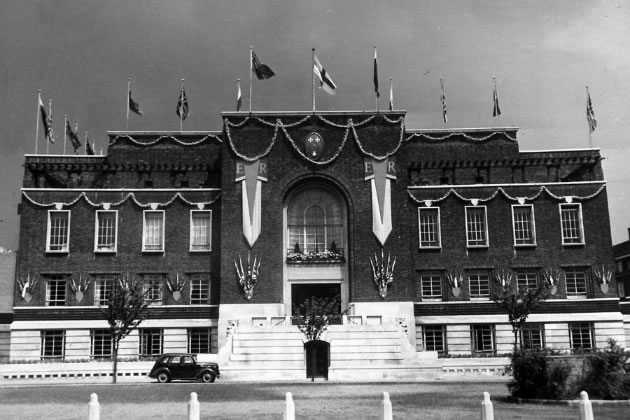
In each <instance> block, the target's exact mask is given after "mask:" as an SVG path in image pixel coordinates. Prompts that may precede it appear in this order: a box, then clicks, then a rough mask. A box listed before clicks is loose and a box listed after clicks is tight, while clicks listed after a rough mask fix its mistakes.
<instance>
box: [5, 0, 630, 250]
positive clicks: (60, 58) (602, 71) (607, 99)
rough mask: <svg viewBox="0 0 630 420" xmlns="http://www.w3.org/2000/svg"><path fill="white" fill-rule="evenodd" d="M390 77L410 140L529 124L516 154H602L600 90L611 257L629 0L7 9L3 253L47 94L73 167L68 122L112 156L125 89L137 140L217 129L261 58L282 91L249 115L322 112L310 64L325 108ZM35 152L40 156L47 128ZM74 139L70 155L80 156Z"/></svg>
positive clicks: (258, 94)
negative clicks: (136, 110) (182, 105)
mask: <svg viewBox="0 0 630 420" xmlns="http://www.w3.org/2000/svg"><path fill="white" fill-rule="evenodd" d="M374 45H376V46H377V49H378V65H379V77H380V87H381V89H380V90H381V99H380V102H379V107H380V108H381V109H386V107H387V100H388V96H389V85H390V78H391V79H392V83H393V91H394V107H395V109H400V110H405V111H406V112H407V117H406V124H407V127H408V128H411V129H432V128H438V129H439V128H442V119H441V118H442V115H441V103H440V78H443V80H444V89H445V94H446V98H447V103H448V128H473V127H481V128H482V127H493V126H496V121H495V120H494V119H493V118H492V89H493V77H495V78H496V84H497V91H498V95H499V102H500V106H501V111H502V115H501V118H500V125H501V126H503V127H519V131H518V141H519V147H520V149H521V150H557V149H580V148H588V147H590V143H589V131H588V125H587V121H586V86H589V89H590V93H591V97H592V102H593V109H594V112H595V116H596V118H597V121H598V127H597V129H596V131H595V132H594V133H593V135H592V144H593V147H595V148H599V149H601V154H602V155H603V157H604V161H603V166H604V173H605V177H606V180H607V183H608V189H607V191H608V199H609V205H610V220H611V230H612V238H613V243H618V242H621V241H624V240H627V239H628V230H627V229H628V228H630V211H629V209H630V169H629V167H628V162H630V138H629V137H630V106H629V105H628V104H629V102H628V101H629V99H630V2H627V1H624V0H553V1H550V0H527V1H524V0H523V1H509V2H508V1H504V0H496V1H495V0H434V1H433V0H423V1H415V0H408V1H405V0H396V1H394V0H365V1H358V0H345V1H338V0H318V1H310V0H287V1H283V0H277V1H271V0H256V1H253V0H248V1H245V0H229V1H218V0H214V1H209V0H206V1H202V0H177V1H170V0H134V1H127V0H108V1H103V0H56V1H50V0H28V1H25V0H0V57H1V59H0V246H2V247H5V248H8V249H12V250H17V248H18V225H19V216H18V214H17V206H18V203H19V202H20V200H21V193H20V188H21V182H22V177H23V172H24V167H23V164H24V154H32V153H35V147H36V141H35V140H36V123H37V121H38V120H37V118H38V115H37V91H38V90H40V89H41V91H42V93H41V95H42V100H43V101H44V103H45V104H48V100H49V99H52V100H53V105H52V107H53V119H54V123H53V127H54V130H55V131H56V132H57V133H58V134H57V137H58V140H57V142H56V143H55V144H53V145H49V147H48V153H50V154H62V153H63V120H64V115H68V118H69V120H70V122H71V123H72V125H73V126H74V124H75V123H78V124H79V133H80V137H81V138H83V136H84V133H85V132H86V131H87V132H88V133H89V138H90V139H91V140H93V141H95V143H96V152H97V153H101V150H103V153H105V154H106V153H107V139H108V137H107V131H119V130H125V129H126V123H127V122H126V104H127V102H126V101H127V79H128V78H132V92H133V97H134V99H135V100H136V101H137V102H138V103H139V104H140V107H141V109H142V110H143V112H144V116H136V115H133V114H132V115H131V117H130V120H129V130H133V131H179V118H178V117H177V115H176V114H175V109H176V105H177V98H178V95H179V89H180V85H181V79H185V86H186V92H187V95H188V100H189V106H190V116H189V118H188V119H187V120H186V121H185V122H184V127H183V129H184V130H191V131H204V130H205V131H210V130H221V127H222V125H221V112H222V111H234V110H235V106H236V82H237V79H238V78H240V79H241V87H242V91H243V99H244V108H245V109H247V107H248V96H249V76H250V75H249V47H250V46H253V47H254V51H255V52H256V54H257V55H258V57H259V59H260V60H261V61H262V62H263V63H265V64H267V65H269V66H270V67H271V68H272V69H273V70H274V72H275V73H276V76H275V77H273V78H271V79H268V80H263V81H259V80H254V82H253V90H252V98H253V100H252V109H253V110H254V111H295V110H298V111H305V110H310V109H311V107H312V102H311V101H312V99H311V92H312V84H311V83H312V82H311V81H312V67H311V65H312V64H311V54H312V53H311V50H312V48H316V54H317V57H318V58H319V61H320V62H321V63H322V65H323V66H324V67H325V68H326V70H327V72H328V73H329V75H330V76H331V77H332V79H333V80H334V82H335V83H336V85H337V87H338V88H337V94H336V95H335V96H328V95H326V94H325V93H318V94H317V109H319V110H339V111H348V110H368V111H370V110H374V108H375V106H376V104H375V97H374V86H373V82H372V77H373V74H372V62H373V61H372V60H373V54H374V52H373V46H374ZM37 148H38V153H46V152H47V150H46V149H47V147H46V143H45V142H44V139H43V135H42V131H41V127H40V133H39V143H38V145H37ZM71 149H72V148H71V146H70V145H69V142H68V144H67V146H66V153H68V154H70V153H71Z"/></svg>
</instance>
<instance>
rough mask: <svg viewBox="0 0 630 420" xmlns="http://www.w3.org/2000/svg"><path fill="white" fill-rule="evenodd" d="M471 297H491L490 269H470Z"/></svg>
mask: <svg viewBox="0 0 630 420" xmlns="http://www.w3.org/2000/svg"><path fill="white" fill-rule="evenodd" d="M468 284H469V285H470V298H471V299H489V298H490V273H489V272H488V270H470V271H469V272H468Z"/></svg>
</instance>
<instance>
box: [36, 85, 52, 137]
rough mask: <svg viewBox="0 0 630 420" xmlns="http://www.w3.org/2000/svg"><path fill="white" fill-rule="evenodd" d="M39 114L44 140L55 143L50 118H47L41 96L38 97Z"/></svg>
mask: <svg viewBox="0 0 630 420" xmlns="http://www.w3.org/2000/svg"><path fill="white" fill-rule="evenodd" d="M39 112H40V115H41V118H42V125H43V126H44V133H45V136H46V138H47V139H48V141H50V142H51V143H55V139H54V138H53V133H52V116H49V115H48V113H47V112H46V108H45V107H44V103H43V102H42V97H41V95H40V96H39Z"/></svg>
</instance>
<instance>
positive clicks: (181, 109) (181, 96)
mask: <svg viewBox="0 0 630 420" xmlns="http://www.w3.org/2000/svg"><path fill="white" fill-rule="evenodd" d="M179 100H180V101H181V108H180V110H179V132H180V133H181V132H182V131H184V130H183V127H184V118H183V117H184V79H182V89H181V90H180V91H179Z"/></svg>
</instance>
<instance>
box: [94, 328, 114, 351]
mask: <svg viewBox="0 0 630 420" xmlns="http://www.w3.org/2000/svg"><path fill="white" fill-rule="evenodd" d="M97 339H98V340H99V342H98V343H97V342H96V340H97ZM108 341H109V353H107V352H106V350H107V347H108V343H107V342H108ZM97 344H98V346H99V349H100V350H101V351H100V352H99V354H97V353H96V352H95V350H96V345H97ZM113 355H114V342H113V340H112V336H111V335H110V332H109V330H108V329H104V328H96V329H91V330H90V359H111V358H112V356H113Z"/></svg>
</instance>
